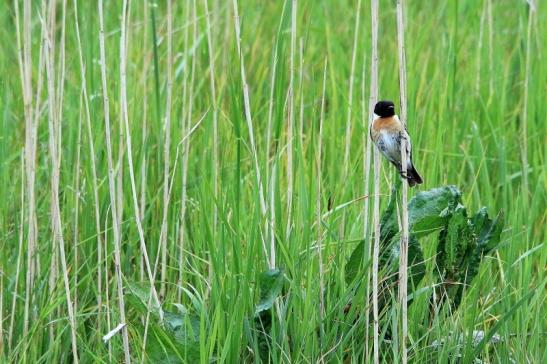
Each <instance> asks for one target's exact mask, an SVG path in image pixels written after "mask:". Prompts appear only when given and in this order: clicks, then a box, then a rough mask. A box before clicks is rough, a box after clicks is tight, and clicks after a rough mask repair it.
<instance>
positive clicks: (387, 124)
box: [372, 116, 403, 133]
mask: <svg viewBox="0 0 547 364" xmlns="http://www.w3.org/2000/svg"><path fill="white" fill-rule="evenodd" d="M402 128H403V127H402V125H401V122H400V121H399V120H398V118H395V117H393V116H391V117H388V118H378V119H376V120H374V122H373V123H372V131H373V132H376V133H377V132H379V131H381V130H383V131H386V132H398V131H400V130H402Z"/></svg>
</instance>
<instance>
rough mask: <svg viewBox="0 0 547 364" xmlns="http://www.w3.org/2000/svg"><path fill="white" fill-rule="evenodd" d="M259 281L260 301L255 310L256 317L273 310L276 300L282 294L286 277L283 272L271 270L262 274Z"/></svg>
mask: <svg viewBox="0 0 547 364" xmlns="http://www.w3.org/2000/svg"><path fill="white" fill-rule="evenodd" d="M258 279H259V282H258V287H259V292H260V301H259V302H258V304H257V305H256V308H255V317H257V316H259V315H260V313H261V312H263V311H266V310H269V309H271V308H272V306H273V304H274V301H275V299H276V298H277V297H279V295H280V294H281V290H282V289H283V282H284V280H285V277H284V275H283V271H281V270H279V269H270V270H267V271H265V272H262V273H260V276H259V277H258Z"/></svg>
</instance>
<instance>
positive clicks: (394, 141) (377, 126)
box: [370, 101, 423, 187]
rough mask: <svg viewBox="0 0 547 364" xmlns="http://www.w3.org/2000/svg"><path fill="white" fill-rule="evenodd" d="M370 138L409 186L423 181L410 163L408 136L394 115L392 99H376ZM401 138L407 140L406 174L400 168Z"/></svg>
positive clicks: (410, 150)
mask: <svg viewBox="0 0 547 364" xmlns="http://www.w3.org/2000/svg"><path fill="white" fill-rule="evenodd" d="M370 138H371V139H372V141H373V142H374V144H376V147H378V149H379V150H380V152H382V154H383V155H384V157H386V158H387V160H388V161H390V162H391V163H392V164H393V165H394V166H395V167H397V170H398V171H399V173H400V174H401V177H402V178H404V179H406V180H407V181H408V185H409V186H410V187H414V186H416V185H417V184H421V183H423V180H422V177H420V175H419V174H418V171H416V168H414V165H413V163H412V148H411V146H410V137H409V136H408V133H407V132H406V130H405V127H404V126H403V123H401V121H400V120H399V117H398V116H397V115H395V105H394V104H393V102H392V101H378V102H377V103H376V106H374V121H373V122H372V125H371V126H370ZM403 138H404V139H406V141H407V143H406V146H407V157H408V159H407V161H406V174H404V173H403V171H402V169H401V141H402V139H403Z"/></svg>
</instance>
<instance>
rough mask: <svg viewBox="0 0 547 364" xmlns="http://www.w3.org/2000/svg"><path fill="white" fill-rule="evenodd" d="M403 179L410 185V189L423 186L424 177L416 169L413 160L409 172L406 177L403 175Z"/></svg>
mask: <svg viewBox="0 0 547 364" xmlns="http://www.w3.org/2000/svg"><path fill="white" fill-rule="evenodd" d="M401 177H403V178H404V179H406V180H407V182H408V185H409V186H410V187H414V186H416V185H419V184H422V183H423V182H424V181H423V180H422V177H421V176H420V174H419V173H418V171H417V170H416V168H414V164H413V163H412V160H411V161H410V163H409V164H408V167H407V170H406V176H405V175H403V173H401Z"/></svg>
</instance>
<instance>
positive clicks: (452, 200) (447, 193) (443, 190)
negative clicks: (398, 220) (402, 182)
mask: <svg viewBox="0 0 547 364" xmlns="http://www.w3.org/2000/svg"><path fill="white" fill-rule="evenodd" d="M460 202H461V193H460V191H459V190H458V189H457V188H456V187H455V186H443V187H439V188H433V189H431V190H429V191H425V192H419V193H417V194H416V196H414V197H413V198H412V199H411V200H410V202H409V203H408V219H409V222H408V224H409V227H410V230H411V231H412V232H414V233H415V234H416V236H417V237H421V236H425V235H428V234H430V233H432V232H433V231H435V230H438V229H441V228H442V227H444V226H445V225H446V223H447V221H448V219H449V218H450V216H451V215H452V214H453V213H454V211H455V209H456V207H457V206H458V205H459V204H460Z"/></svg>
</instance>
